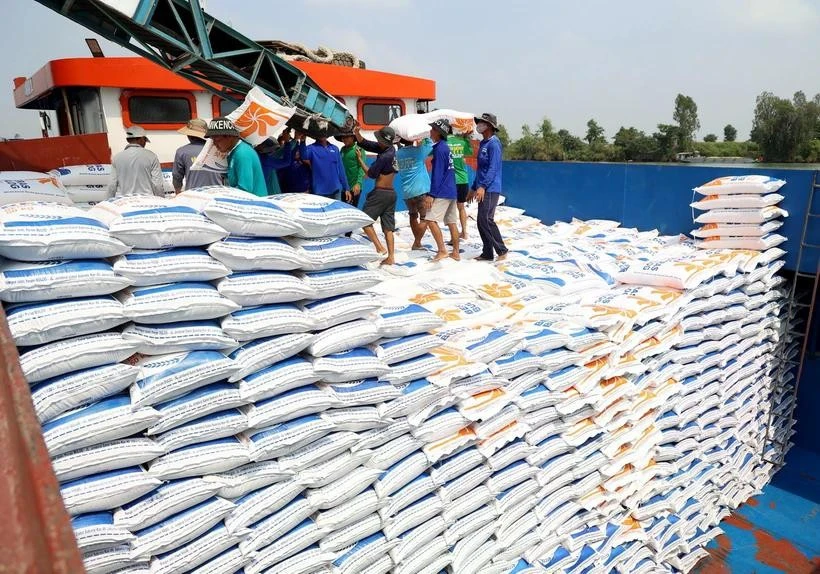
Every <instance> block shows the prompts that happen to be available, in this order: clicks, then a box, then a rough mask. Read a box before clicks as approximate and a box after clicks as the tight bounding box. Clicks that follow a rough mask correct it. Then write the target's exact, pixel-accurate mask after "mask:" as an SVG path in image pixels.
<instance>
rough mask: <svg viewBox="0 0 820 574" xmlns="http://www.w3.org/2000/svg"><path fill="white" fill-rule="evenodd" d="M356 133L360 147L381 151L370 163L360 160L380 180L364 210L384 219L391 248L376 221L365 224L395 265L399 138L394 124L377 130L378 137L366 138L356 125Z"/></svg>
mask: <svg viewBox="0 0 820 574" xmlns="http://www.w3.org/2000/svg"><path fill="white" fill-rule="evenodd" d="M353 133H354V135H355V136H356V141H357V142H358V144H359V147H360V148H362V149H363V150H364V151H368V152H371V153H376V154H378V155H377V156H376V160H375V161H374V162H373V163H372V164H371V165H370V167H368V166H367V165H366V164H365V162H364V159H363V158H360V160H359V162H360V165H361V166H362V169H365V170H366V173H367V177H369V178H370V179H373V180H376V185H375V187H374V188H373V191H371V192H370V193H368V194H367V199H365V202H364V207H363V208H362V211H364V212H365V213H366V214H367V215H369V216H370V218H371V219H373V220H374V221H375V220H376V219H379V220H381V224H382V232H383V233H384V241H385V243H386V244H387V249H385V248H384V246H383V245H382V244H381V242H380V241H379V238H378V237H377V236H376V232H375V231H374V230H373V226H372V225H368V226H367V227H365V228H364V232H365V234H366V235H367V238H368V239H369V240H370V241H371V242H372V243H373V245H374V246H375V247H376V250H377V251H378V252H379V253H381V254H385V253H386V254H387V257H386V258H385V259H384V260H383V261H382V265H393V264H395V262H396V260H395V259H394V258H393V255H394V252H395V242H394V238H393V232H394V231H396V191H395V190H394V189H393V180H394V179H395V177H396V173H397V172H398V171H399V165H398V162H397V161H396V148H395V147H394V143H395V142H396V139H397V138H396V132H395V130H393V128H391V127H390V126H385V127H383V128H381V129H380V130H378V131H377V132H376V134H375V135H376V141H370V140H366V139H364V136H362V133H361V130H360V128H359V126H356V127H355V128H354V130H353Z"/></svg>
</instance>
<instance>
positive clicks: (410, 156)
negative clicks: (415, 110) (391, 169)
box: [396, 138, 433, 199]
mask: <svg viewBox="0 0 820 574" xmlns="http://www.w3.org/2000/svg"><path fill="white" fill-rule="evenodd" d="M431 151H433V142H432V140H430V139H429V138H425V139H424V140H422V142H421V143H420V144H419V145H417V146H407V147H402V148H399V149H398V151H397V152H396V159H397V160H398V161H399V175H400V176H401V191H402V193H403V194H404V199H412V198H414V197H418V196H420V195H424V194H425V193H428V192H429V191H430V174H429V172H428V171H427V164H426V163H425V162H424V160H425V159H427V156H428V155H430V152H431Z"/></svg>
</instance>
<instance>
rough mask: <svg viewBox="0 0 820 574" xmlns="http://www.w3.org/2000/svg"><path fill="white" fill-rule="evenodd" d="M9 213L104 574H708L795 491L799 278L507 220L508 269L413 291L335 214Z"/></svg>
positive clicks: (35, 373) (76, 498)
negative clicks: (779, 498) (780, 465)
mask: <svg viewBox="0 0 820 574" xmlns="http://www.w3.org/2000/svg"><path fill="white" fill-rule="evenodd" d="M0 209H2V210H3V211H2V214H0V221H2V222H3V224H4V225H3V227H2V228H1V229H0V255H2V256H3V257H7V258H9V259H10V261H8V262H6V263H3V266H2V268H0V300H2V301H4V305H5V307H6V310H7V313H8V317H9V325H10V327H11V330H12V333H13V336H14V337H15V340H16V341H17V343H18V345H19V346H20V351H21V365H22V367H23V371H24V373H25V375H26V377H27V378H28V380H29V382H30V383H31V384H32V397H33V401H34V405H35V409H36V411H37V414H38V416H39V417H40V419H41V421H42V422H43V430H44V436H45V439H46V444H47V447H48V448H49V451H50V454H51V455H52V457H53V464H54V467H55V471H56V472H57V475H58V478H59V480H60V482H61V485H62V493H63V497H64V501H65V504H66V507H67V509H68V510H69V512H70V513H71V514H72V515H73V516H75V519H74V525H75V532H76V535H77V539H78V543H79V544H80V547H81V549H82V551H83V554H84V557H85V562H86V568H87V570H88V571H89V572H91V573H92V574H94V573H107V572H115V571H120V572H121V574H122V573H125V572H128V573H129V574H133V573H135V572H151V573H152V574H157V573H169V572H175V573H176V572H197V573H199V574H205V573H208V574H213V573H234V572H240V571H243V572H245V574H261V573H268V572H276V573H277V574H293V573H308V572H329V573H330V572H333V573H336V572H338V573H342V572H344V573H358V572H362V573H364V572H366V573H368V574H375V573H386V572H397V573H412V574H419V573H425V574H426V573H429V574H438V573H440V572H452V573H460V574H461V573H464V574H468V573H477V572H481V573H498V574H507V573H511V572H527V573H532V572H556V571H567V572H621V573H627V572H629V573H631V572H650V571H670V572H675V571H688V570H690V569H691V568H692V567H693V566H694V564H695V563H696V562H697V560H699V559H700V558H701V557H702V555H703V550H702V549H703V546H704V545H705V544H706V543H707V542H708V541H709V540H710V539H711V538H712V537H714V536H715V535H716V534H717V533H719V530H718V529H717V528H716V525H717V524H718V522H719V521H720V519H721V518H723V517H724V516H725V515H726V514H728V512H729V511H730V510H731V509H732V508H734V507H736V506H737V504H739V503H740V502H742V501H743V500H745V499H746V498H747V497H748V496H749V495H750V494H752V493H754V492H755V491H756V490H757V489H759V488H760V487H761V486H762V485H763V484H765V482H767V481H768V479H769V476H770V473H771V471H772V468H771V465H769V464H768V463H767V462H765V461H764V460H763V459H762V458H761V455H762V454H763V451H764V449H765V448H769V449H770V450H771V449H776V445H772V444H769V446H768V447H766V444H768V443H767V441H766V437H765V433H766V429H767V416H768V415H769V414H770V413H771V410H772V409H780V410H783V409H788V408H789V406H790V403H789V401H790V398H789V396H788V394H787V393H781V395H780V396H779V398H780V402H777V403H775V406H773V407H769V404H770V397H769V394H770V386H771V385H772V383H773V379H777V378H781V379H783V380H785V382H788V380H786V379H787V375H785V374H783V373H782V371H783V370H782V369H780V368H779V364H780V363H778V361H777V360H776V356H777V355H776V353H779V352H781V351H782V352H784V353H788V352H789V349H790V347H786V345H789V344H790V343H789V342H788V340H787V338H786V337H785V336H784V333H785V331H786V328H787V326H788V324H789V321H793V320H794V318H790V317H784V316H782V313H781V309H782V293H781V292H780V290H779V288H780V279H779V278H778V276H777V275H776V273H777V271H778V269H779V268H780V267H781V266H782V260H781V259H780V258H781V257H782V254H783V251H782V250H780V249H778V248H773V249H770V250H767V251H765V252H757V251H748V250H734V251H727V250H698V249H696V248H695V246H694V245H692V244H691V243H690V242H688V241H685V240H683V239H682V238H680V237H662V236H659V235H658V233H657V232H652V231H650V232H639V231H637V230H633V229H623V228H621V227H620V226H619V225H618V224H617V223H616V222H609V221H587V222H581V221H573V222H569V223H558V224H555V225H553V226H550V227H546V226H544V225H543V224H541V223H540V222H538V221H537V220H536V219H534V218H529V217H528V216H526V215H524V214H523V212H521V210H516V209H514V208H506V212H505V211H504V210H502V211H501V213H502V214H503V218H502V226H503V228H504V231H503V232H504V233H505V235H506V236H507V237H509V245H510V247H511V248H512V249H513V250H514V251H513V252H511V253H510V256H509V258H508V259H507V261H504V262H502V263H499V264H497V265H496V266H495V267H493V266H491V265H487V264H481V263H477V262H468V261H463V262H460V263H456V262H453V261H447V262H445V263H444V264H436V265H430V264H428V263H422V262H421V260H409V261H407V262H406V263H405V265H404V267H403V268H402V270H401V271H400V272H401V273H402V274H403V275H406V276H399V277H396V276H395V275H391V274H389V273H386V272H385V273H384V274H382V275H381V276H380V275H379V274H378V273H376V272H375V271H373V270H370V269H367V268H366V267H368V266H369V267H375V266H376V259H377V256H376V254H375V252H374V251H373V249H372V247H371V246H370V245H369V244H366V243H362V242H361V240H360V239H358V238H347V237H344V235H343V234H344V233H346V232H348V231H352V230H354V229H355V228H358V227H360V226H362V225H365V224H367V223H369V222H370V220H369V219H368V218H366V216H364V215H363V214H361V212H358V211H357V210H355V209H353V208H351V207H349V206H346V205H344V204H341V203H340V202H334V201H330V200H326V199H323V198H319V197H315V196H303V195H285V196H280V197H277V198H271V199H266V200H260V199H258V198H253V197H250V196H248V195H247V194H245V193H244V192H240V191H237V190H231V189H227V188H203V189H200V190H193V191H191V192H185V193H183V194H181V195H180V196H178V197H177V198H176V199H175V200H174V201H167V200H163V199H160V198H122V199H116V200H111V201H107V202H104V203H103V204H101V205H99V206H97V207H95V208H94V209H92V210H91V211H90V212H88V213H86V214H85V215H84V214H83V213H79V214H78V213H76V212H75V210H74V209H73V208H71V207H68V206H63V205H54V204H50V205H46V204H18V205H12V206H8V207H5V208H0ZM43 215H48V217H49V220H48V221H49V223H48V227H50V228H51V230H50V231H48V232H45V231H43V230H42V229H41V227H42V226H40V225H26V222H30V221H32V220H34V219H36V220H38V223H39V220H42V219H43ZM7 222H13V223H14V224H13V225H10V226H9V225H6V223H7ZM15 222H16V223H15ZM69 238H71V239H69ZM78 239H79V240H78ZM112 258H113V259H112ZM44 259H48V260H52V262H50V263H36V261H40V260H44ZM11 260H14V261H11ZM111 261H113V263H111ZM776 398H777V397H776ZM771 432H772V433H773V434H775V433H776V434H777V436H779V437H781V438H784V439H785V441H788V436H789V433H790V432H791V429H787V428H780V427H777V426H774V427H772V429H771ZM770 454H772V455H774V454H777V453H770Z"/></svg>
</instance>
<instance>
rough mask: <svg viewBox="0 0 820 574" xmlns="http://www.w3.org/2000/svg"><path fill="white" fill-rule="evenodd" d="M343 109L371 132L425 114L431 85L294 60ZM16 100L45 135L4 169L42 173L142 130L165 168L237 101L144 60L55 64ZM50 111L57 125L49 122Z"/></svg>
mask: <svg viewBox="0 0 820 574" xmlns="http://www.w3.org/2000/svg"><path fill="white" fill-rule="evenodd" d="M293 64H294V65H295V66H296V67H298V68H300V69H301V70H303V71H304V72H305V73H306V74H307V75H308V76H310V77H311V78H312V79H313V80H314V81H315V82H316V83H318V84H319V86H321V87H322V89H324V90H325V91H326V92H328V93H329V94H332V95H334V96H335V97H336V98H337V99H338V100H339V101H340V102H342V103H343V104H345V106H347V108H348V109H349V110H350V112H351V113H352V115H353V116H354V117H355V118H356V119H357V120H358V121H359V123H360V124H361V125H362V128H363V131H365V132H370V131H374V130H377V129H379V128H380V127H382V126H384V125H387V124H388V123H389V122H390V121H391V120H393V119H395V118H396V117H399V116H401V115H404V114H408V113H417V112H426V111H428V105H429V102H431V101H432V100H434V99H435V97H436V85H435V82H434V81H433V80H427V79H424V78H417V77H412V76H404V75H400V74H392V73H387V72H379V71H375V70H366V69H361V68H351V67H345V66H336V65H332V64H319V63H313V62H293ZM14 103H15V106H16V107H17V108H19V109H28V110H32V111H40V112H41V113H40V122H41V131H42V136H43V137H41V138H36V139H24V140H9V141H5V142H0V170H35V171H45V170H48V169H53V168H55V167H59V166H63V165H78V164H94V163H110V161H111V156H112V154H114V153H116V152H117V151H119V150H120V149H122V148H123V147H125V145H126V142H125V130H126V129H127V128H128V127H130V126H132V125H140V126H142V127H143V128H145V129H146V131H147V132H148V137H149V139H150V140H151V143H150V144H149V149H151V150H152V151H154V152H155V153H156V154H157V155H158V156H159V158H160V162H162V163H163V165H165V166H168V165H170V163H171V162H172V161H173V157H174V152H175V150H176V149H177V148H178V147H179V146H181V145H183V144H184V143H186V142H187V139H186V137H185V136H183V135H180V134H178V133H177V130H178V129H179V128H180V127H183V126H184V125H185V124H186V122H187V121H188V120H190V119H191V118H203V119H206V120H209V119H211V118H213V117H216V116H223V115H227V114H228V113H230V112H231V111H233V110H234V109H235V108H236V106H237V104H236V103H234V102H232V101H229V100H224V99H222V98H220V97H218V96H215V95H214V94H212V93H211V92H208V91H206V90H204V89H203V88H202V87H200V86H198V85H196V84H194V83H192V82H190V81H188V80H186V79H184V78H182V77H180V76H177V75H176V74H174V73H173V72H171V71H169V70H166V69H165V68H163V67H161V66H159V65H157V64H155V63H153V62H151V61H149V60H146V59H144V58H141V57H114V58H109V57H96V58H94V57H87V58H68V59H61V60H52V61H50V62H48V63H47V64H46V65H45V66H43V67H42V68H41V69H40V70H38V71H37V72H36V73H35V74H34V75H32V76H31V77H28V78H25V77H20V78H15V79H14ZM46 112H52V113H53V114H54V116H55V117H56V122H54V124H56V125H52V121H51V116H50V115H49V114H48V113H46Z"/></svg>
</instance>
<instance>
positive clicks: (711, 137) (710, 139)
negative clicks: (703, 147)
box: [703, 134, 717, 142]
mask: <svg viewBox="0 0 820 574" xmlns="http://www.w3.org/2000/svg"><path fill="white" fill-rule="evenodd" d="M703 141H705V142H716V141H717V136H716V135H715V134H706V136H704V138H703Z"/></svg>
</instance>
